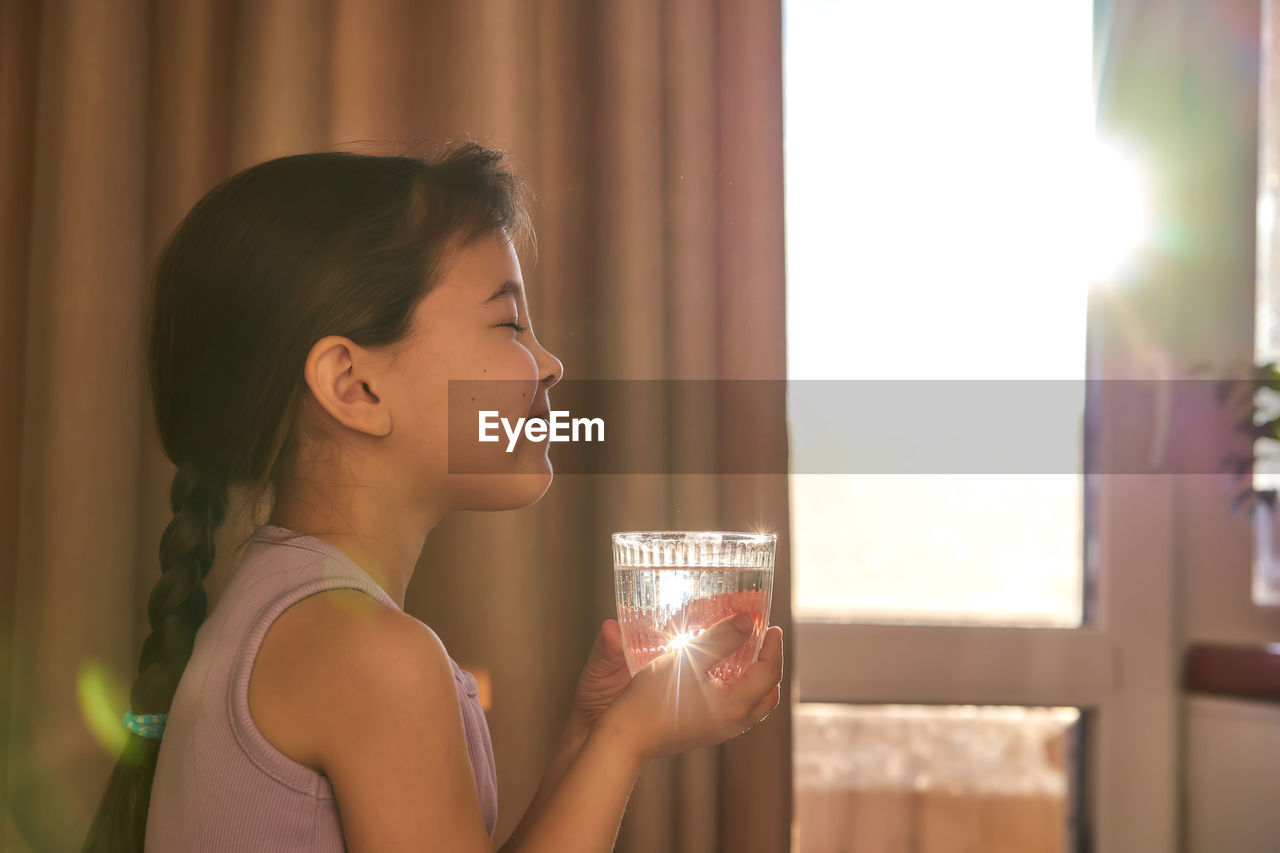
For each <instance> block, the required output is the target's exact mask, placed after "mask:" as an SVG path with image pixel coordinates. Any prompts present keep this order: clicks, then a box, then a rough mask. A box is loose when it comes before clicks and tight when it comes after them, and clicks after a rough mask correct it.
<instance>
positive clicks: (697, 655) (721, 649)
mask: <svg viewBox="0 0 1280 853" xmlns="http://www.w3.org/2000/svg"><path fill="white" fill-rule="evenodd" d="M753 625H754V620H753V619H752V618H751V614H750V613H747V612H745V611H743V612H741V613H735V614H733V615H732V616H727V617H725V618H724V619H721V620H720V621H719V622H717V623H715V624H714V625H712V626H711V627H710V628H708V629H707V630H706V631H703V632H702V634H700V635H699V636H698V638H697V639H695V640H691V641H690V642H689V643H688V645H686V646H684V647H683V648H681V649H679V650H678V651H680V652H682V653H684V654H685V655H687V656H688V658H689V659H690V661H691V662H692V664H693V667H694V669H695V670H696V671H697V672H700V673H701V672H706V671H707V670H708V669H710V668H711V667H713V666H715V665H716V664H717V663H719V662H720V661H722V660H724V659H725V658H727V657H728V656H729V655H731V654H733V650H734V649H736V648H737V647H738V646H740V645H742V643H743V641H744V640H746V639H747V637H748V636H749V635H750V634H751V628H752V626H753Z"/></svg>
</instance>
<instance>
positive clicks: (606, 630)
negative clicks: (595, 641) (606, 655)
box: [600, 619, 622, 654]
mask: <svg viewBox="0 0 1280 853" xmlns="http://www.w3.org/2000/svg"><path fill="white" fill-rule="evenodd" d="M600 639H601V641H602V642H603V643H604V645H605V648H606V649H607V650H608V651H609V652H610V653H613V654H620V653H621V652H622V625H621V624H619V622H618V620H617V619H606V620H604V622H603V623H602V624H601V625H600Z"/></svg>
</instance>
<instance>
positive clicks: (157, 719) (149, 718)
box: [124, 714, 169, 740]
mask: <svg viewBox="0 0 1280 853" xmlns="http://www.w3.org/2000/svg"><path fill="white" fill-rule="evenodd" d="M168 719H169V715H168V714H125V715H124V725H125V728H127V729H128V730H129V731H131V732H133V733H134V734H136V735H141V736H142V737H145V738H151V739H153V740H160V736H161V735H163V734H164V724H165V721H166V720H168Z"/></svg>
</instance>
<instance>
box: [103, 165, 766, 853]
mask: <svg viewBox="0 0 1280 853" xmlns="http://www.w3.org/2000/svg"><path fill="white" fill-rule="evenodd" d="M502 158H503V154H502V152H500V151H493V150H488V149H485V148H482V147H480V146H478V145H475V144H467V145H464V146H462V147H459V148H456V149H453V150H452V151H447V152H446V153H445V154H443V155H442V156H439V157H437V158H416V157H407V156H400V157H383V156H370V155H357V154H351V153H341V152H320V153H312V154H303V155H296V156H290V157H282V158H279V159H276V160H271V161H268V162H265V163H261V164H259V165H256V166H254V167H252V168H249V169H246V170H245V171H243V172H240V173H239V174H237V175H235V176H233V177H231V178H230V179H228V180H227V181H225V182H224V183H222V184H221V185H220V186H218V187H216V188H214V189H213V190H212V191H211V192H209V193H208V194H207V195H206V196H205V197H204V198H203V199H201V200H200V201H199V202H198V203H197V204H196V205H195V207H194V208H193V209H192V210H191V212H190V213H189V214H188V215H187V217H186V218H185V219H184V220H183V222H182V224H181V225H180V226H179V227H178V229H177V230H176V231H175V233H174V234H173V236H172V238H171V239H170V241H169V243H168V245H167V246H166V247H165V249H164V251H163V252H162V253H161V256H160V259H159V263H158V266H157V269H156V277H155V282H154V284H155V290H154V296H153V301H152V304H151V315H150V318H149V319H150V332H149V338H148V369H149V376H150V381H151V390H152V395H153V402H154V405H155V416H156V423H157V426H158V429H159V435H160V438H161V442H162V444H163V447H164V450H165V453H166V455H167V456H168V457H169V459H170V460H172V461H173V462H174V463H175V464H176V465H177V468H178V471H177V475H176V476H175V477H174V480H173V487H172V490H171V495H170V503H171V507H172V510H173V514H174V515H173V520H172V522H171V523H170V524H169V525H168V527H167V528H166V529H165V532H164V535H163V536H162V537H161V540H160V564H161V569H162V574H161V576H160V579H159V580H158V581H157V582H156V585H155V588H154V590H153V591H152V593H151V597H150V600H149V602H148V617H149V619H150V623H151V627H152V633H151V635H150V636H149V637H148V638H147V640H146V642H145V643H144V644H143V647H142V655H141V660H140V662H139V668H138V673H139V674H138V678H137V680H136V681H135V682H134V684H133V689H132V694H131V700H132V709H131V713H130V714H128V715H126V718H125V723H126V725H127V726H128V727H129V728H130V730H131V731H133V732H134V734H133V735H131V736H130V737H129V740H128V743H127V745H126V747H125V750H124V752H123V754H122V756H121V758H120V761H119V763H118V764H117V766H116V768H115V770H114V772H113V773H112V775H111V779H110V781H109V783H108V787H107V790H106V793H105V795H104V797H103V799H102V803H101V806H100V808H99V811H98V814H97V817H96V819H95V821H94V823H93V826H92V828H91V829H90V833H89V836H88V840H87V842H86V845H85V849H86V850H95V851H96V850H129V851H140V850H143V849H144V843H145V850H147V851H169V850H182V851H204V850H209V851H214V850H216V851H226V850H272V851H302V850H308V851H337V850H344V849H346V850H353V851H393V850H413V851H449V853H474V851H481V850H484V851H491V850H493V842H492V836H493V831H494V826H495V823H496V820H497V801H496V786H495V775H494V761H493V755H492V751H491V749H490V741H489V732H488V728H487V726H486V723H485V719H484V714H483V711H482V710H481V708H480V705H479V703H478V701H477V699H476V685H475V680H474V679H473V678H472V677H471V676H470V675H468V674H467V673H466V672H464V671H463V670H461V669H460V668H459V667H458V666H457V664H456V663H455V662H454V661H453V659H452V658H451V657H449V655H448V653H447V652H446V650H445V648H444V646H443V645H442V644H441V642H440V639H439V637H438V636H437V635H436V634H435V633H434V632H433V631H432V630H431V629H430V628H429V627H427V626H426V625H424V624H423V623H422V622H420V621H418V620H417V619H414V618H413V617H411V616H409V615H408V614H406V613H405V612H404V611H403V604H404V593H405V588H406V587H407V586H408V584H409V580H410V578H411V576H412V574H413V570H414V567H415V564H416V563H417V560H418V557H419V555H420V553H421V550H422V547H423V544H424V541H425V539H426V536H427V534H428V532H429V531H430V530H431V528H432V527H433V526H434V525H435V524H436V523H437V522H438V521H439V520H440V519H441V518H442V517H443V516H444V515H445V514H446V513H449V512H452V511H454V510H464V509H470V510H476V509H486V510H495V509H514V508H518V507H522V506H527V505H529V504H531V503H533V502H535V501H537V500H538V499H539V498H540V497H541V496H542V494H543V493H544V492H545V491H546V489H547V487H548V486H549V485H550V482H551V476H552V475H551V465H550V463H549V462H548V460H547V456H546V451H547V443H546V442H527V441H525V442H522V443H521V444H520V445H519V446H518V447H517V448H516V450H515V451H514V452H513V453H509V454H508V453H505V452H504V450H505V448H501V447H498V448H497V452H499V453H501V454H502V457H501V458H502V459H503V460H504V462H503V464H504V465H505V468H504V469H503V473H501V474H498V475H492V474H486V475H472V476H465V475H461V474H456V473H455V474H450V473H449V469H450V465H449V462H450V460H449V459H448V457H447V447H448V441H447V432H448V425H447V420H448V418H447V402H448V397H447V394H448V381H449V380H450V379H476V380H479V379H484V380H495V379H500V380H504V381H503V382H500V383H495V384H494V386H493V387H496V388H498V389H501V390H502V391H503V393H502V396H501V399H500V400H499V401H498V403H497V408H499V410H500V414H501V416H502V417H506V418H508V419H509V420H510V421H511V422H514V421H515V419H516V418H518V417H522V416H523V417H536V416H539V415H542V416H545V415H546V413H547V411H548V409H549V406H550V399H549V393H548V392H549V389H550V388H551V387H552V386H553V385H555V384H556V382H558V381H559V379H560V377H561V373H562V367H561V364H560V362H559V361H558V360H557V359H556V358H555V356H553V355H552V354H551V353H549V352H547V350H545V349H544V348H543V347H542V346H541V345H540V344H539V343H538V341H537V338H535V337H534V334H533V325H532V321H531V320H530V319H529V315H528V308H527V305H526V302H525V296H524V291H523V283H522V279H521V274H520V265H519V262H518V260H517V255H516V247H517V246H520V245H523V243H524V242H526V241H527V240H528V239H530V238H531V236H532V235H531V231H530V227H529V221H528V217H527V213H526V211H525V208H524V204H523V185H522V184H521V182H520V181H519V180H518V179H517V178H516V177H515V176H514V175H512V174H511V173H510V172H509V171H507V170H506V169H505V168H504V166H503V163H502ZM486 387H489V386H486ZM495 447H497V446H496V445H489V444H486V445H483V446H481V445H480V444H479V443H477V445H476V447H475V448H472V449H470V450H468V451H466V452H467V453H470V454H472V455H473V456H474V455H476V454H480V453H482V452H485V453H487V452H490V451H491V450H493V449H494V448H495ZM454 452H455V454H457V453H459V452H461V451H458V450H457V449H456V448H455V451H454ZM453 461H454V462H455V464H456V463H458V462H463V463H467V462H469V461H474V462H481V461H483V460H479V459H471V460H468V459H461V460H460V459H458V458H457V457H456V456H455V458H454V459H453ZM489 461H490V462H492V458H490V459H489ZM458 468H463V469H464V470H466V466H465V465H460V466H457V467H456V468H455V470H457V469H458ZM236 485H239V486H247V487H249V495H250V499H249V503H248V505H249V506H257V505H258V500H259V498H262V497H266V496H267V495H268V494H269V495H270V496H271V503H270V505H271V506H272V510H271V515H270V518H269V519H268V522H267V523H265V524H261V525H259V526H258V527H257V528H256V529H255V531H254V533H253V534H252V536H251V541H250V542H249V544H248V547H247V548H246V549H245V551H244V555H243V558H242V559H241V561H240V564H239V567H238V569H237V572H236V575H235V576H234V578H233V579H232V580H231V581H230V583H229V584H228V585H227V587H226V590H225V591H224V592H223V594H222V596H221V598H220V599H219V601H218V603H217V606H216V607H215V608H214V610H213V612H212V613H211V614H210V615H209V619H208V621H205V611H206V597H205V592H204V588H203V579H204V577H205V575H206V574H207V573H208V571H209V568H210V566H211V565H212V563H213V558H214V545H213V536H214V531H215V530H216V529H217V528H218V526H219V525H220V523H221V522H222V520H223V516H224V514H225V512H226V508H227V503H228V489H229V488H230V487H231V486H236ZM744 616H745V614H740V615H739V616H738V617H735V618H734V619H726V620H724V621H722V622H720V623H718V624H717V625H715V626H713V627H712V628H711V629H709V630H708V631H707V632H706V633H705V634H704V635H703V636H702V638H701V639H700V642H699V643H698V644H696V645H694V646H691V647H688V648H686V649H685V650H683V651H672V652H670V653H668V654H667V655H666V656H664V657H662V658H660V659H658V660H657V661H655V662H654V663H653V664H651V665H650V666H649V667H647V668H646V669H644V670H642V671H640V672H639V673H637V674H636V676H635V677H634V678H631V677H629V675H628V671H627V668H626V664H625V661H624V658H623V655H622V651H621V640H620V631H619V626H618V623H617V622H616V621H615V620H612V619H609V620H606V621H605V622H604V623H603V625H602V626H601V629H600V633H599V635H598V636H597V638H596V641H595V645H594V647H593V649H592V651H591V653H590V656H589V658H588V661H587V665H586V668H585V669H584V671H583V674H582V676H581V678H580V679H579V682H578V687H577V692H576V695H575V697H574V702H573V710H572V713H571V715H570V719H569V721H568V724H567V725H566V728H565V732H564V735H563V737H562V739H561V742H560V746H559V748H558V750H557V752H556V755H555V757H554V758H553V760H552V762H551V764H550V765H549V767H548V768H547V770H546V773H545V775H544V777H543V780H542V784H541V786H540V787H539V789H538V791H537V793H536V794H535V796H534V799H533V801H532V803H531V804H530V805H529V808H528V811H527V812H526V813H525V814H524V816H523V818H522V819H521V821H520V822H519V824H518V826H517V827H516V829H515V831H514V832H513V834H512V836H511V837H510V838H509V839H508V840H507V842H506V843H505V844H504V845H503V847H502V850H503V851H511V853H514V851H521V853H525V851H548V853H550V851H556V853H564V851H602V850H609V849H611V848H612V846H613V843H614V840H615V838H616V835H617V830H618V824H619V821H620V819H621V815H622V811H623V808H624V806H625V804H626V801H627V798H628V796H629V795H630V791H631V788H632V786H633V784H634V782H635V779H636V777H637V775H638V773H639V772H640V770H641V769H642V767H643V766H644V764H645V763H646V762H647V761H648V760H649V759H651V758H653V757H655V756H660V755H670V754H673V753H676V752H680V751H683V750H687V749H690V748H693V747H697V746H702V745H708V744H714V743H719V742H722V741H724V740H726V739H728V738H731V737H734V736H736V735H738V734H740V733H741V732H743V731H745V730H746V729H747V728H749V727H750V726H751V725H752V724H754V723H755V722H757V721H759V720H760V719H762V718H763V717H765V716H767V715H768V713H769V712H770V711H771V710H772V709H773V708H774V707H776V706H777V703H778V698H779V691H780V681H781V677H782V632H781V629H780V628H777V627H776V626H775V627H772V628H770V629H769V632H768V634H767V635H766V637H765V641H764V646H763V649H762V650H761V652H760V660H759V662H758V663H756V664H754V665H753V666H752V667H750V668H749V669H748V670H747V671H746V673H745V674H744V675H743V676H742V677H741V678H740V679H738V680H736V681H734V682H730V683H727V684H726V683H724V682H720V681H717V680H715V679H713V678H711V677H710V676H709V675H708V674H707V672H706V670H707V669H708V668H709V667H710V666H711V665H713V664H714V663H715V662H717V661H719V660H720V659H722V658H724V657H726V656H728V655H729V654H730V653H731V652H732V651H733V650H734V649H735V648H736V647H737V646H738V645H739V644H740V643H741V642H742V641H743V640H744V638H745V637H746V636H747V632H748V630H749V626H750V620H749V619H746V618H743V617H744ZM739 618H741V619H742V621H743V622H745V623H746V624H745V625H744V626H739V625H737V624H736V623H735V619H739ZM202 623H203V624H202ZM676 696H680V697H682V699H681V701H679V702H676V701H675V700H674V697H676ZM162 734H163V739H162V740H161V735H162ZM153 777H154V781H153Z"/></svg>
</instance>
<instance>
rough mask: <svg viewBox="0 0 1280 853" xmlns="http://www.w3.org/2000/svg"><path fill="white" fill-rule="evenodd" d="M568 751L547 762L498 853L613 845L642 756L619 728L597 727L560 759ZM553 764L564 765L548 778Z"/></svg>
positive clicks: (585, 850)
mask: <svg viewBox="0 0 1280 853" xmlns="http://www.w3.org/2000/svg"><path fill="white" fill-rule="evenodd" d="M566 734H568V732H566ZM571 751H572V746H570V747H569V748H568V749H567V750H562V751H561V752H560V754H558V755H557V757H556V759H555V760H553V762H552V765H551V766H550V767H549V768H548V772H547V774H546V775H545V776H544V778H543V783H542V785H541V786H540V787H539V788H538V793H537V794H536V795H535V796H534V800H533V802H532V803H530V804H529V809H528V810H527V811H526V812H525V816H524V817H523V818H522V819H521V821H520V825H519V826H518V827H516V831H515V832H513V833H512V835H511V837H510V838H509V839H507V842H506V844H504V845H502V847H501V848H500V850H501V853H544V852H545V853H553V851H554V853H563V852H564V851H575V853H576V851H582V853H595V851H602V853H603V851H609V850H612V849H613V844H614V841H615V840H616V839H617V837H618V826H619V824H621V822H622V812H623V810H624V809H625V808H626V806H627V800H628V798H629V797H630V796H631V789H632V788H633V787H635V784H636V777H637V776H639V775H640V770H641V768H642V767H643V766H644V764H645V760H644V759H643V758H642V757H641V756H639V755H638V754H637V753H636V751H635V749H634V748H632V746H631V745H630V741H629V740H628V739H627V738H626V737H625V736H624V735H623V734H622V733H621V732H615V731H614V730H613V729H611V728H608V727H604V726H597V727H596V728H595V729H594V730H593V731H592V732H591V733H590V734H589V735H588V736H587V738H586V740H585V742H583V743H582V745H581V747H580V749H578V750H577V752H576V754H574V755H572V758H571V759H568V760H567V761H566V758H567V757H568V756H569V755H570V754H571ZM557 762H562V763H564V764H565V765H566V766H564V767H563V771H562V772H563V775H561V776H560V778H559V779H558V780H554V781H553V777H554V776H555V771H556V770H557V769H559V768H557Z"/></svg>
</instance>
